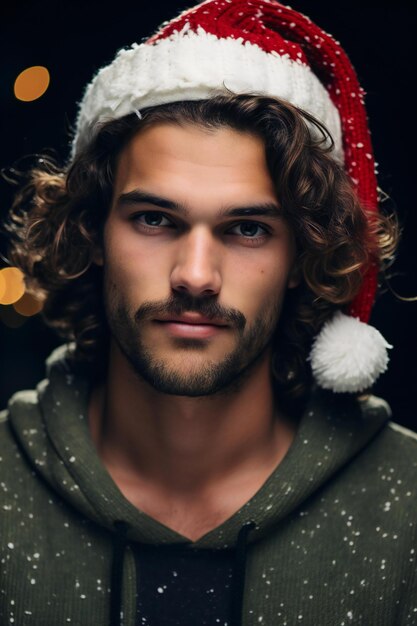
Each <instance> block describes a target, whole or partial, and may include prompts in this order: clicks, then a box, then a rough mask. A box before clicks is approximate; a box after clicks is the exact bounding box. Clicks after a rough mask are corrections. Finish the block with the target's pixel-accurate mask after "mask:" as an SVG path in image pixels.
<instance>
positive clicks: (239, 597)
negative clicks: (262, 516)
mask: <svg viewBox="0 0 417 626" xmlns="http://www.w3.org/2000/svg"><path fill="white" fill-rule="evenodd" d="M255 526H256V524H255V522H247V523H246V524H244V525H243V526H242V528H241V529H240V530H239V534H238V536H237V542H236V553H235V560H234V564H233V579H232V601H231V621H230V626H242V609H243V595H244V591H245V574H246V549H247V543H246V541H247V537H248V534H249V533H250V531H251V530H253V529H254V528H255Z"/></svg>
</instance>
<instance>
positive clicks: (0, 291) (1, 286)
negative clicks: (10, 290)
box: [0, 271, 6, 302]
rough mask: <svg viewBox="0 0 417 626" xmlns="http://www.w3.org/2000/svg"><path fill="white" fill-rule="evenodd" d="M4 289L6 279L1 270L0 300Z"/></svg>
mask: <svg viewBox="0 0 417 626" xmlns="http://www.w3.org/2000/svg"><path fill="white" fill-rule="evenodd" d="M5 291H6V279H5V278H4V276H3V272H1V271H0V302H1V299H2V297H3V295H4V292H5Z"/></svg>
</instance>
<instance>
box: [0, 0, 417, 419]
mask: <svg viewBox="0 0 417 626" xmlns="http://www.w3.org/2000/svg"><path fill="white" fill-rule="evenodd" d="M193 4H195V3H194V2H192V0H191V2H188V3H187V2H176V1H175V0H174V1H172V2H162V1H160V0H157V1H153V2H151V3H148V2H138V1H137V2H126V1H123V0H122V1H119V2H115V3H112V5H111V6H112V8H111V9H109V8H105V7H104V4H103V3H101V2H97V1H93V2H86V3H85V4H84V3H81V2H72V3H68V2H67V3H65V4H64V3H59V2H51V1H50V0H47V1H43V2H39V1H37V2H31V3H29V2H27V3H25V2H20V3H19V5H17V3H14V5H13V6H12V5H10V6H8V7H7V6H4V3H3V8H2V9H0V18H1V19H0V24H1V26H0V52H1V55H0V58H1V65H0V72H1V88H0V110H1V116H0V123H1V144H0V167H1V168H5V167H7V166H10V165H12V164H13V163H14V162H15V161H16V160H18V159H21V158H22V157H23V156H25V155H28V154H33V153H35V152H41V151H42V150H45V149H51V148H52V149H53V150H55V151H56V153H57V154H58V155H59V156H60V158H61V159H65V158H66V157H67V155H68V146H69V131H70V129H71V124H72V123H73V121H74V119H75V115H76V102H77V101H78V100H79V99H80V98H81V95H82V92H83V88H84V86H85V85H86V84H87V83H88V82H89V81H90V80H91V78H92V75H93V74H94V73H95V72H96V71H97V70H98V69H99V68H100V67H101V66H103V65H104V64H107V63H109V62H110V61H111V60H112V58H113V57H114V54H115V52H116V50H117V49H118V48H121V47H123V46H126V45H129V44H131V43H132V42H134V41H140V40H141V39H142V38H143V37H145V36H147V35H149V34H150V33H151V32H152V31H153V30H154V29H156V28H157V26H158V25H159V24H160V23H161V22H162V21H164V20H167V19H170V18H172V17H174V16H175V15H176V14H177V13H178V11H179V10H180V9H185V8H188V7H189V6H191V5H193ZM293 8H295V9H297V10H299V11H301V12H303V13H306V14H307V15H309V16H310V17H311V18H312V19H313V21H315V22H317V23H318V24H319V25H320V26H321V27H322V28H324V29H325V30H326V31H328V32H330V33H332V34H333V35H334V36H335V38H336V39H338V40H339V41H340V42H341V43H342V45H343V46H344V47H345V49H346V50H347V52H348V54H349V56H350V58H351V60H352V62H353V64H354V66H355V67H356V69H357V72H358V74H359V78H360V81H361V83H362V85H363V87H364V88H365V90H366V91H367V100H366V102H367V108H368V114H369V117H370V126H371V131H372V137H373V142H374V149H375V154H376V159H377V161H378V162H379V164H380V165H379V183H380V186H381V187H382V188H383V189H384V190H385V191H386V192H387V193H389V194H390V196H392V198H393V199H394V200H395V203H396V205H397V211H398V215H399V218H400V221H401V223H402V226H403V229H404V233H403V237H402V243H401V246H400V249H399V253H398V258H397V262H396V264H395V265H394V267H393V270H392V273H393V274H394V276H393V277H392V279H391V281H390V284H391V287H392V289H393V290H395V291H396V292H398V293H400V294H401V295H402V296H416V295H417V271H416V270H417V253H416V246H417V209H416V206H415V203H416V200H415V184H416V178H417V171H416V166H417V159H416V139H417V137H416V127H417V124H416V114H417V111H416V104H415V102H416V87H415V83H416V56H417V55H416V52H417V37H416V32H417V4H414V5H412V4H411V3H410V4H406V3H401V2H396V3H390V4H389V5H388V4H387V6H384V5H379V6H378V7H375V6H373V5H372V4H366V3H365V4H364V3H361V4H359V2H357V3H356V2H350V3H342V4H337V5H336V3H335V4H334V5H333V6H329V5H328V4H327V3H324V2H319V1H316V2H314V3H309V2H304V1H298V2H295V1H294V4H293ZM32 65H44V66H46V67H47V68H48V69H49V72H50V75H51V83H50V87H49V89H48V90H47V92H46V93H45V94H44V95H43V96H42V97H41V98H40V99H39V100H35V101H33V102H28V103H25V102H20V101H18V100H16V99H15V98H14V95H13V84H14V81H15V78H16V77H17V75H18V74H19V73H20V72H21V71H22V70H23V69H25V68H26V67H29V66H32ZM10 201H11V190H10V188H9V186H8V185H7V184H6V183H5V182H4V181H0V218H1V219H3V218H4V217H5V216H6V213H7V209H8V207H9V205H10ZM5 250H6V241H5V238H4V237H2V238H1V237H0V251H1V252H2V253H3V254H5ZM0 265H1V263H0ZM0 309H1V311H0V347H1V349H0V409H1V408H3V407H4V406H5V404H6V401H7V398H8V397H9V396H10V395H11V394H12V393H13V392H14V391H15V390H17V389H22V388H30V387H33V385H34V384H35V383H36V382H37V381H38V380H39V379H40V378H42V377H43V375H44V360H45V357H46V356H47V355H48V354H49V352H50V351H51V349H52V348H53V347H54V346H56V345H58V344H59V343H60V342H59V340H58V339H57V338H56V337H55V335H54V334H53V333H52V331H50V330H49V329H47V328H46V327H45V326H44V325H43V323H42V320H41V319H40V316H35V317H33V318H30V319H28V320H27V321H26V322H25V323H24V324H23V325H21V326H20V327H19V328H10V327H8V326H7V315H8V311H7V307H1V306H0ZM371 321H372V323H373V324H374V325H375V326H377V328H379V330H380V331H381V332H382V333H383V335H384V336H385V337H386V339H387V340H388V341H389V342H390V343H392V344H394V346H395V347H394V350H392V352H391V364H390V369H389V371H388V372H387V373H386V374H384V375H383V376H382V377H381V378H380V380H379V381H378V383H377V385H376V387H375V391H376V393H378V394H379V395H381V396H383V397H384V398H385V399H387V400H388V401H389V402H390V404H391V406H392V409H393V413H394V419H395V421H397V422H399V423H401V424H403V425H405V426H408V427H411V428H413V429H416V430H417V417H416V412H415V405H416V398H417V392H416V389H417V365H416V359H415V352H416V348H417V324H416V321H417V302H412V303H405V302H402V301H400V300H399V299H398V298H396V297H395V296H394V295H393V294H392V293H391V292H389V291H388V292H386V293H384V294H382V295H381V296H380V297H379V299H378V301H377V303H376V306H375V308H374V312H373V317H372V320H371Z"/></svg>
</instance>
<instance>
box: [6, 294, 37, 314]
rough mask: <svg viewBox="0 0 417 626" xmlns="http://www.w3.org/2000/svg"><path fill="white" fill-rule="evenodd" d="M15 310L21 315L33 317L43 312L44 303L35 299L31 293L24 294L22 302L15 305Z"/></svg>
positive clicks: (19, 301)
mask: <svg viewBox="0 0 417 626" xmlns="http://www.w3.org/2000/svg"><path fill="white" fill-rule="evenodd" d="M13 308H14V309H15V311H17V313H19V314H20V315H23V316H24V317H31V316H32V315H36V313H39V311H41V310H42V302H40V301H39V300H37V299H36V298H34V297H33V296H32V295H31V294H30V293H24V294H23V296H22V297H21V298H20V300H18V301H17V302H15V303H14V304H13Z"/></svg>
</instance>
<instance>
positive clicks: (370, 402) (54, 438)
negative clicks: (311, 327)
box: [9, 346, 390, 549]
mask: <svg viewBox="0 0 417 626" xmlns="http://www.w3.org/2000/svg"><path fill="white" fill-rule="evenodd" d="M70 349H71V348H70V347H69V346H62V347H60V348H58V349H57V350H55V351H54V353H53V354H52V355H51V357H50V358H49V359H48V361H47V379H46V380H44V381H42V382H41V383H40V384H39V385H38V387H37V389H36V390H34V391H23V392H19V393H18V394H16V395H15V396H14V397H13V398H12V399H11V401H10V403H9V413H10V423H11V427H12V430H13V432H14V436H15V438H16V439H17V441H18V442H19V444H20V446H21V447H22V448H23V449H24V451H25V453H26V456H27V459H28V462H29V463H30V464H31V465H32V466H33V469H34V470H35V471H36V472H38V473H39V474H41V475H42V477H43V478H44V480H45V481H46V482H47V483H48V484H49V486H50V488H51V489H53V490H55V491H56V492H58V493H59V494H60V496H61V498H63V499H64V500H65V501H66V502H67V503H69V504H70V505H71V506H72V507H75V508H76V509H77V510H79V511H80V512H82V513H83V514H84V515H85V516H86V517H88V518H89V519H91V520H93V521H94V522H95V523H98V524H100V525H101V526H104V527H105V528H107V529H109V530H112V529H114V526H115V523H116V522H120V521H121V522H124V524H125V527H126V528H127V529H128V531H127V537H128V539H129V540H130V541H138V542H141V543H147V544H167V545H168V544H177V545H179V544H184V545H185V544H193V546H194V547H196V548H197V547H198V548H210V549H224V548H231V547H234V546H235V545H236V542H237V538H238V534H239V531H240V530H241V528H242V527H243V526H244V525H245V524H247V523H248V522H254V524H255V526H254V527H253V529H252V530H251V532H250V533H249V535H248V538H247V542H248V543H252V542H255V541H258V540H259V539H261V538H262V537H264V536H265V535H267V534H268V533H270V532H271V531H272V530H273V528H274V527H276V525H277V524H278V523H279V522H280V521H281V520H282V519H283V518H285V517H286V516H288V515H289V514H291V513H292V512H293V511H294V510H296V509H297V508H298V507H300V506H302V504H303V503H304V502H305V501H306V500H307V498H309V497H310V496H311V495H312V494H314V492H316V491H317V490H319V489H320V488H321V487H322V486H324V485H325V483H326V482H327V481H329V480H330V479H331V478H332V476H334V475H335V474H336V473H337V472H338V471H339V470H340V469H341V468H342V467H343V466H345V465H346V464H348V463H350V462H352V460H353V459H354V458H355V456H356V455H358V454H359V453H360V452H361V450H363V448H365V447H366V446H367V445H368V444H369V443H370V442H371V440H372V439H373V438H374V437H375V436H376V434H377V433H378V432H379V431H380V430H381V428H383V426H384V425H385V423H386V422H387V421H388V419H389V418H390V411H389V408H388V406H387V404H386V403H385V402H384V401H382V400H380V399H377V398H375V397H373V396H367V397H363V398H361V399H358V398H354V397H351V396H347V395H341V394H338V395H335V394H332V393H330V392H323V391H314V392H313V393H312V395H311V399H310V401H309V403H308V406H307V408H306V410H305V412H304V414H303V415H302V417H301V420H300V423H299V426H298V430H297V433H296V435H295V438H294V441H293V443H292V445H291V447H290V449H289V451H288V452H287V454H286V456H285V458H284V459H283V460H282V461H281V463H280V464H279V466H278V467H277V468H276V469H275V470H274V472H273V473H272V474H271V476H270V477H269V478H268V479H267V480H266V482H265V483H264V484H263V486H262V487H261V488H260V489H259V490H258V492H257V493H256V494H255V495H254V496H253V497H252V498H251V499H250V500H249V501H248V502H247V503H246V504H245V505H244V506H243V507H242V508H241V509H239V511H237V512H236V513H235V514H234V515H232V516H231V517H230V518H229V519H227V520H226V521H225V522H224V523H222V524H221V525H220V526H218V527H217V528H215V529H214V530H212V531H210V532H209V533H207V534H206V535H204V536H203V537H201V538H200V539H199V540H198V541H196V542H191V541H190V540H189V539H187V538H186V537H184V536H183V535H181V534H179V533H177V532H175V531H173V530H171V529H169V528H168V527H166V526H165V525H163V524H161V523H159V522H157V521H156V520H154V519H152V518H151V517H150V516H148V515H147V514H145V513H142V512H141V511H139V510H138V509H136V508H135V507H134V506H133V505H132V504H131V503H130V502H129V501H128V500H126V498H125V497H124V496H123V495H122V493H121V492H120V490H119V489H118V487H117V486H116V484H115V483H114V482H113V480H112V478H111V477H110V475H109V473H108V472H107V471H106V469H105V467H104V466H103V464H102V463H101V460H100V458H99V456H98V454H97V451H96V449H95V447H94V444H93V441H92V439H91V435H90V431H89V426H88V419H87V406H88V399H89V392H90V387H91V383H90V382H89V380H88V378H87V377H86V376H85V375H84V376H83V375H81V374H79V373H76V372H75V370H74V369H72V368H71V366H70V363H69V359H68V356H69V354H70V353H69V351H70ZM306 477H307V478H306Z"/></svg>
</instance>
